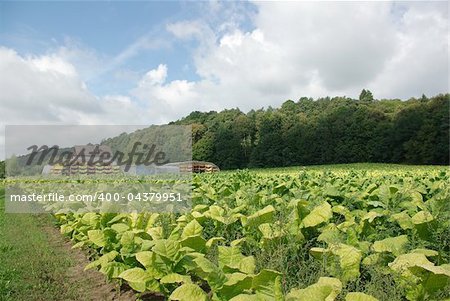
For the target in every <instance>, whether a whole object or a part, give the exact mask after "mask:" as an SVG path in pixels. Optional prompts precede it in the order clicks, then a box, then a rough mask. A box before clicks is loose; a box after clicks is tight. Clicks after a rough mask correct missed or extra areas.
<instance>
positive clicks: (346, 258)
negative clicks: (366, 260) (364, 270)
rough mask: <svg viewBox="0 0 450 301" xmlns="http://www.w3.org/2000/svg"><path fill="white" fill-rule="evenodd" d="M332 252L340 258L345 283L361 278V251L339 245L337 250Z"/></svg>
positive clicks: (334, 249) (333, 249)
mask: <svg viewBox="0 0 450 301" xmlns="http://www.w3.org/2000/svg"><path fill="white" fill-rule="evenodd" d="M331 252H332V253H333V254H335V255H337V256H338V257H339V264H340V267H341V269H342V280H343V281H344V282H345V281H349V280H353V279H356V278H358V277H359V275H360V272H359V266H360V263H361V257H362V254H361V251H360V250H358V249H356V248H355V247H352V246H349V245H345V244H339V245H338V247H337V248H332V249H331Z"/></svg>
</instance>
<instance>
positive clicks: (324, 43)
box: [140, 2, 448, 115]
mask: <svg viewBox="0 0 450 301" xmlns="http://www.w3.org/2000/svg"><path fill="white" fill-rule="evenodd" d="M255 4H256V6H257V7H258V13H257V14H255V16H254V18H253V19H252V20H253V25H254V26H255V28H254V29H252V30H249V31H244V30H242V29H239V28H236V27H226V26H225V28H227V30H225V31H221V30H218V29H217V28H213V27H211V26H208V25H207V24H206V22H203V23H202V21H200V20H197V21H192V20H191V21H189V22H179V23H177V24H174V25H172V26H169V27H168V30H169V31H170V32H172V33H173V34H175V36H177V37H179V38H183V39H185V38H186V37H190V38H192V37H199V38H198V39H201V40H202V43H201V45H200V46H199V48H198V49H197V51H196V53H194V58H195V67H196V71H197V74H198V75H199V76H200V77H201V80H199V81H196V82H193V83H190V88H191V89H190V93H188V94H186V95H180V94H176V93H174V94H173V95H176V97H180V96H181V98H182V99H184V104H185V106H183V108H180V109H179V110H178V115H179V114H180V112H181V111H184V107H186V106H188V107H191V108H192V109H203V110H209V109H221V108H229V107H235V106H239V107H240V108H241V109H244V110H248V109H251V108H257V107H261V106H268V105H278V104H280V103H281V102H282V101H284V100H285V99H288V98H291V99H298V98H299V97H300V96H304V95H306V96H313V97H319V96H326V95H330V96H334V95H347V96H351V97H357V96H358V95H359V92H360V91H361V89H363V88H370V89H372V90H373V92H374V94H375V96H376V97H392V98H395V97H400V98H408V97H411V96H420V95H421V93H423V92H425V93H426V94H427V95H434V94H437V93H441V92H447V90H448V88H447V81H448V71H447V66H448V46H447V41H448V30H447V20H448V16H447V12H446V9H443V8H444V7H445V8H446V6H445V5H446V4H445V5H443V4H442V3H405V4H403V3H402V4H401V5H399V4H395V3H390V2H376V3H374V2H371V3H367V2H364V3H362V2H337V3H330V2H326V3H325V2H320V3H311V2H282V3H280V2H257V3H255ZM225 23H226V22H225ZM194 25H195V26H194ZM194 28H195V30H194ZM219 28H224V26H219ZM199 30H204V31H205V32H206V33H205V34H202V33H201V32H199ZM211 31H212V32H214V35H210V32H211ZM193 33H195V35H194V34H193ZM205 39H207V40H208V41H207V42H205ZM205 45H206V46H205ZM173 86H174V89H178V87H177V85H175V84H174V85H173ZM164 87H165V89H166V90H167V89H169V88H170V87H171V84H170V83H166V84H165V86H164ZM150 90H151V89H150ZM150 90H147V93H149V94H148V95H153V93H154V91H150ZM166 92H167V93H166V94H165V95H166V96H167V98H166V99H165V101H166V102H168V103H170V101H171V100H170V99H169V98H170V97H171V94H170V93H168V91H166ZM143 94H145V92H144V90H142V93H141V95H140V96H141V98H144V97H143ZM192 95H195V96H196V99H195V101H194V100H193V99H192ZM180 102H181V103H182V100H180V99H177V103H180ZM175 115H176V114H175Z"/></svg>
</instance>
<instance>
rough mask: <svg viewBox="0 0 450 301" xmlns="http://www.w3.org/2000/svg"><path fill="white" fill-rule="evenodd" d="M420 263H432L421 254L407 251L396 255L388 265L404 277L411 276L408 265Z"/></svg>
mask: <svg viewBox="0 0 450 301" xmlns="http://www.w3.org/2000/svg"><path fill="white" fill-rule="evenodd" d="M422 264H426V265H428V264H431V265H432V264H433V263H432V262H430V261H429V260H428V259H427V257H426V256H425V255H423V254H420V253H408V254H403V255H400V256H398V257H397V258H395V260H394V261H393V262H391V263H389V264H388V265H389V267H390V268H391V269H392V270H394V271H396V272H398V273H400V274H401V275H403V276H405V277H408V276H412V274H411V272H410V271H409V270H408V268H409V267H412V266H415V265H422Z"/></svg>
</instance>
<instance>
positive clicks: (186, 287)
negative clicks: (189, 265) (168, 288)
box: [169, 283, 208, 301]
mask: <svg viewBox="0 0 450 301" xmlns="http://www.w3.org/2000/svg"><path fill="white" fill-rule="evenodd" d="M169 300H180V301H207V300H208V297H207V295H206V293H205V291H204V290H202V289H201V288H200V287H199V286H198V285H196V284H192V283H185V284H183V285H182V286H180V287H178V288H177V289H176V290H174V291H173V292H172V294H171V295H170V297H169Z"/></svg>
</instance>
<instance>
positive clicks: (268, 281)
mask: <svg viewBox="0 0 450 301" xmlns="http://www.w3.org/2000/svg"><path fill="white" fill-rule="evenodd" d="M281 276H282V274H281V273H279V272H277V271H273V270H266V269H264V270H262V271H260V272H259V273H258V274H257V275H256V276H254V277H253V282H252V288H253V289H254V290H255V291H256V293H257V294H258V295H259V296H261V298H263V299H264V300H271V299H272V300H273V299H274V298H275V295H278V294H279V292H278V290H279V289H280V288H279V287H278V285H276V282H279V281H280V279H281Z"/></svg>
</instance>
